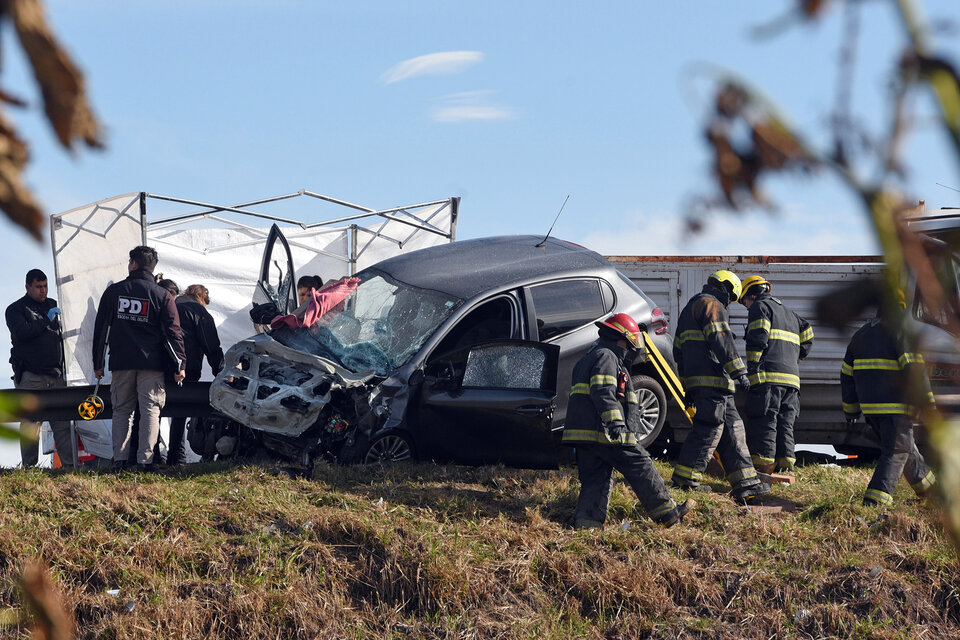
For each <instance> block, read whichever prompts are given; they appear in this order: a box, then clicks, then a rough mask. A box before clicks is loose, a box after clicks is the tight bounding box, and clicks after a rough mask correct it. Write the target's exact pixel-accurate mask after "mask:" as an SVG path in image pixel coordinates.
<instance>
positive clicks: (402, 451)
mask: <svg viewBox="0 0 960 640" xmlns="http://www.w3.org/2000/svg"><path fill="white" fill-rule="evenodd" d="M411 458H413V446H412V445H411V444H410V441H409V440H408V439H407V438H406V437H405V436H403V435H401V434H399V433H387V434H385V435H382V436H380V437H378V438H376V439H375V440H374V441H373V442H371V443H370V446H369V447H368V448H367V453H366V455H364V456H363V463H364V464H377V463H387V462H401V461H403V460H410V459H411Z"/></svg>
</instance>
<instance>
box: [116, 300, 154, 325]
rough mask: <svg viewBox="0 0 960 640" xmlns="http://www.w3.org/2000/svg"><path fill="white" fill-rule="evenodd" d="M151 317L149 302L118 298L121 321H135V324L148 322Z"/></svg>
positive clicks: (118, 312)
mask: <svg viewBox="0 0 960 640" xmlns="http://www.w3.org/2000/svg"><path fill="white" fill-rule="evenodd" d="M149 315H150V301H149V300H143V299H141V298H126V297H124V296H119V297H118V298H117V318H119V319H121V320H133V321H135V322H146V321H147V319H148V317H149Z"/></svg>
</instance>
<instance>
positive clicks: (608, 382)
mask: <svg viewBox="0 0 960 640" xmlns="http://www.w3.org/2000/svg"><path fill="white" fill-rule="evenodd" d="M596 324H597V326H598V327H599V328H600V331H599V334H600V339H599V340H597V342H596V343H595V344H594V346H593V347H592V348H591V349H590V351H588V352H587V353H586V354H585V355H584V356H583V357H582V358H581V359H580V361H579V362H578V363H577V364H576V366H575V367H574V369H573V386H572V387H571V389H570V402H569V404H568V405H567V419H566V425H565V427H564V430H563V443H564V444H566V445H571V446H574V447H576V455H577V472H578V474H579V476H580V498H579V499H578V500H577V512H576V516H575V520H574V526H576V527H577V528H589V527H602V526H603V523H604V521H605V520H606V519H607V506H608V504H609V502H610V491H611V489H612V488H613V470H614V469H616V470H618V471H619V472H620V473H622V474H623V477H624V478H625V479H626V481H627V482H628V483H630V486H631V487H632V488H633V491H634V493H636V494H637V498H638V499H639V500H640V503H641V504H642V505H643V508H644V509H645V510H646V511H647V514H648V515H649V516H650V517H651V518H652V519H653V520H654V522H657V523H659V524H662V525H664V526H667V527H670V526H673V525H674V524H676V523H677V522H679V521H680V520H681V519H683V516H684V515H686V513H687V512H688V511H689V510H690V509H691V507H692V506H693V504H692V501H689V500H688V501H686V502H684V503H683V504H681V505H679V506H678V505H677V504H676V503H675V502H674V501H673V498H671V497H670V492H669V491H667V488H666V486H665V485H664V482H663V478H661V477H660V474H659V473H658V472H657V469H656V467H655V466H654V465H653V461H652V460H651V459H650V455H649V454H648V453H647V451H646V449H644V448H643V446H642V445H641V444H640V443H639V441H638V440H637V428H638V426H639V423H640V413H639V408H638V401H637V394H636V392H635V391H634V390H633V380H632V379H631V377H630V372H629V370H628V366H629V362H630V361H631V360H632V358H633V354H634V353H635V352H636V351H637V350H639V349H640V348H641V345H642V343H641V342H640V339H641V337H640V329H639V327H638V326H637V323H636V322H635V321H634V320H633V318H631V317H630V316H629V315H627V314H625V313H617V314H614V315H612V316H610V317H609V318H607V319H606V320H605V321H603V322H597V323H596Z"/></svg>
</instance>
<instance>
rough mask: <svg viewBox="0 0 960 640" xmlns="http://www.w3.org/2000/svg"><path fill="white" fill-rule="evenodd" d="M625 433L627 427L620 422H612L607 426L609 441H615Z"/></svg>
mask: <svg viewBox="0 0 960 640" xmlns="http://www.w3.org/2000/svg"><path fill="white" fill-rule="evenodd" d="M626 432H627V425H625V424H623V423H622V422H614V423H611V424H608V425H607V433H608V434H610V439H611V440H616V439H617V438H619V437H620V436H622V435H623V434H625V433H626Z"/></svg>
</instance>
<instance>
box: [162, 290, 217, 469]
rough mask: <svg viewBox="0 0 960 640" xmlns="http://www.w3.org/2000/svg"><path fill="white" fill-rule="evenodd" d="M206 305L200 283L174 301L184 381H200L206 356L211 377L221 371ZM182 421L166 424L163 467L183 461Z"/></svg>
mask: <svg viewBox="0 0 960 640" xmlns="http://www.w3.org/2000/svg"><path fill="white" fill-rule="evenodd" d="M208 304H210V291H209V290H208V289H207V288H206V287H205V286H203V285H202V284H192V285H190V286H189V287H187V289H186V291H184V292H183V295H182V296H180V297H179V298H177V313H179V314H180V328H181V329H183V344H184V347H185V349H186V353H187V364H186V371H187V381H188V382H191V381H196V380H199V379H200V374H201V371H202V368H203V357H204V356H206V357H207V362H208V363H209V364H210V370H211V371H212V372H213V375H217V374H218V373H220V370H221V369H223V350H222V349H221V348H220V336H219V335H218V334H217V325H216V323H214V321H213V316H211V315H210V312H209V311H207V309H206V306H207V305H208ZM186 424H187V419H186V418H173V419H172V420H171V421H170V449H169V452H168V453H167V464H183V463H184V462H186V461H187V460H186V457H187V450H186V441H185V440H184V437H183V432H184V428H185V427H186Z"/></svg>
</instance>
